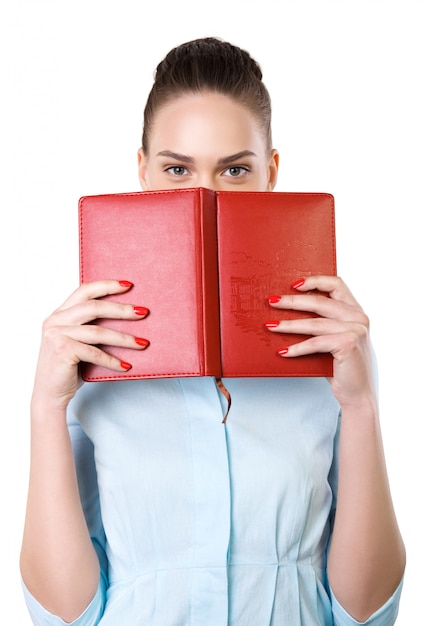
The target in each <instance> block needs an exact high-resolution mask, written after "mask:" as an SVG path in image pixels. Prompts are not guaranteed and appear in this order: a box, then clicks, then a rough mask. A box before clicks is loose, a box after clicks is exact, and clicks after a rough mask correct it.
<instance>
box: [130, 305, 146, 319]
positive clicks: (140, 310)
mask: <svg viewBox="0 0 429 626" xmlns="http://www.w3.org/2000/svg"><path fill="white" fill-rule="evenodd" d="M134 313H135V314H136V315H142V316H143V317H144V316H145V315H147V314H148V313H149V309H147V308H146V307H145V306H135V307H134Z"/></svg>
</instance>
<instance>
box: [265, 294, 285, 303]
mask: <svg viewBox="0 0 429 626" xmlns="http://www.w3.org/2000/svg"><path fill="white" fill-rule="evenodd" d="M281 299H282V297H281V296H270V297H269V298H268V302H269V303H270V304H277V302H280V300H281Z"/></svg>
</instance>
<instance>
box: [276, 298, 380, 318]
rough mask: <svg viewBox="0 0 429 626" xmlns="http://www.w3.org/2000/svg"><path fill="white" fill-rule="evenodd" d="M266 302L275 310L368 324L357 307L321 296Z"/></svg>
mask: <svg viewBox="0 0 429 626" xmlns="http://www.w3.org/2000/svg"><path fill="white" fill-rule="evenodd" d="M268 302H269V304H270V305H271V306H272V307H273V308H277V309H289V310H294V311H307V312H309V313H315V314H316V315H320V316H321V317H326V318H331V319H338V320H341V321H352V322H360V323H362V324H365V325H367V324H368V318H367V317H366V315H365V313H364V312H363V311H362V309H361V308H360V307H359V306H352V305H350V304H348V303H345V302H341V301H338V300H333V299H331V298H330V297H326V296H322V295H313V294H305V295H304V294H303V295H296V296H295V295H285V296H274V297H273V296H271V297H270V298H269V299H268Z"/></svg>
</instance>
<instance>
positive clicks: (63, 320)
mask: <svg viewBox="0 0 429 626" xmlns="http://www.w3.org/2000/svg"><path fill="white" fill-rule="evenodd" d="M148 313H149V310H148V309H147V308H146V307H144V306H140V305H134V304H122V303H119V302H111V301H110V300H88V301H86V302H82V303H79V304H76V305H74V306H69V307H68V308H65V309H57V311H55V312H54V313H53V314H52V315H51V316H50V317H49V318H48V319H47V320H46V322H45V326H46V327H52V326H70V325H72V324H79V325H80V324H88V323H89V322H93V321H94V320H97V319H124V320H140V319H143V318H145V317H146V316H147V315H148Z"/></svg>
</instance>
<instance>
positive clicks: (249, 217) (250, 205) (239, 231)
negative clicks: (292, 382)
mask: <svg viewBox="0 0 429 626" xmlns="http://www.w3.org/2000/svg"><path fill="white" fill-rule="evenodd" d="M217 221H218V262H219V286H220V302H221V324H220V328H221V330H220V332H221V346H222V372H223V376H225V377H234V376H332V373H333V372H332V364H333V362H332V356H331V355H330V354H312V355H308V356H305V357H297V358H281V357H279V356H278V355H276V350H278V349H279V348H282V347H283V346H289V345H290V344H292V343H297V342H298V341H303V340H304V339H305V338H306V337H305V336H304V335H286V334H284V333H272V332H269V331H267V329H266V328H265V326H264V323H265V322H266V321H268V320H273V319H274V320H283V319H294V318H302V317H312V316H313V315H312V314H311V313H304V312H301V311H299V312H298V311H287V310H280V309H273V308H272V307H270V306H269V304H268V302H267V297H268V296H269V295H272V294H273V295H275V294H278V295H286V294H290V293H292V292H293V291H294V290H293V289H291V285H292V284H293V283H294V282H295V281H296V280H298V279H299V278H306V277H307V276H310V275H312V274H325V275H335V273H336V253H335V222H334V198H333V196H331V195H330V194H316V193H286V192H285V193H282V192H269V193H266V192H260V193H253V192H252V193H249V192H245V193H241V192H219V193H218V194H217ZM295 293H297V292H296V291H295Z"/></svg>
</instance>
